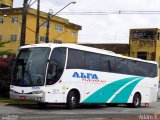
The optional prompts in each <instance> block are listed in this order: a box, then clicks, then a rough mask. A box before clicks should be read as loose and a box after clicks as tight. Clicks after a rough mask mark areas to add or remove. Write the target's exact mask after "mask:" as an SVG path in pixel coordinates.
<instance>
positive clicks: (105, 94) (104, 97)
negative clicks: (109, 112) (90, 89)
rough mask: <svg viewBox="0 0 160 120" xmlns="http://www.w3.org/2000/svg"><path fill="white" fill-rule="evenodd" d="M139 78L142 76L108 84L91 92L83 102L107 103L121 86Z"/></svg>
mask: <svg viewBox="0 0 160 120" xmlns="http://www.w3.org/2000/svg"><path fill="white" fill-rule="evenodd" d="M138 78H142V77H129V78H124V79H120V80H117V81H115V82H112V83H110V84H107V85H106V86H104V87H102V88H101V89H99V90H97V91H96V92H95V93H93V94H91V95H90V96H89V97H88V98H86V99H85V100H84V101H83V102H82V103H106V102H107V101H108V100H109V99H110V98H111V97H112V96H113V95H114V94H115V93H116V92H117V91H118V90H119V89H120V88H121V87H123V86H124V85H125V84H127V83H128V82H131V81H133V80H135V79H138Z"/></svg>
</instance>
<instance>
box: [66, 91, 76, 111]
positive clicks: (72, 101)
mask: <svg viewBox="0 0 160 120" xmlns="http://www.w3.org/2000/svg"><path fill="white" fill-rule="evenodd" d="M77 101H78V99H77V97H76V93H75V92H74V91H71V92H69V94H68V96H67V108H68V109H74V108H75V107H76V105H77Z"/></svg>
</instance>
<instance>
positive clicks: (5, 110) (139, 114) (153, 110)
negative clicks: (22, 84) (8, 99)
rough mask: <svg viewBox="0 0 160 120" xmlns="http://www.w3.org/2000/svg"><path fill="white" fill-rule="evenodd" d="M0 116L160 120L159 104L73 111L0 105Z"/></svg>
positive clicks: (36, 119) (17, 118)
mask: <svg viewBox="0 0 160 120" xmlns="http://www.w3.org/2000/svg"><path fill="white" fill-rule="evenodd" d="M158 113H159V114H158ZM0 114H1V116H0V119H2V120H51V119H52V120H107V119H109V120H114V119H115V120H124V119H126V120H128V119H130V120H135V119H142V120H145V119H148V118H149V119H152V120H156V119H157V120H158V119H159V120H160V102H156V103H152V104H150V106H149V107H144V106H142V107H141V108H127V107H126V106H124V105H121V106H118V107H107V106H105V105H94V106H93V105H83V106H80V107H78V108H76V109H74V110H67V109H66V108H65V106H58V105H50V106H48V107H46V108H45V109H40V108H39V107H38V106H37V105H36V104H34V105H0ZM7 118H8V119H7Z"/></svg>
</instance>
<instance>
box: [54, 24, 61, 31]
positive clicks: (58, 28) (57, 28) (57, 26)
mask: <svg viewBox="0 0 160 120" xmlns="http://www.w3.org/2000/svg"><path fill="white" fill-rule="evenodd" d="M54 29H55V30H57V31H60V32H62V31H63V27H62V26H59V25H55V27H54Z"/></svg>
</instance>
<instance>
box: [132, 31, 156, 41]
mask: <svg viewBox="0 0 160 120" xmlns="http://www.w3.org/2000/svg"><path fill="white" fill-rule="evenodd" d="M132 38H133V39H154V38H155V33H154V31H145V32H134V33H133V35H132Z"/></svg>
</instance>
